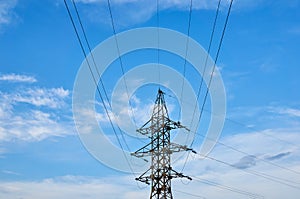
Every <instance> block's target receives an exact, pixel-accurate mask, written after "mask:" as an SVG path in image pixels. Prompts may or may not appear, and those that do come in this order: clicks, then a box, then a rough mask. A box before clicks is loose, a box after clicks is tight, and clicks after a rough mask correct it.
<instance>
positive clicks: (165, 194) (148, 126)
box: [131, 89, 192, 199]
mask: <svg viewBox="0 0 300 199" xmlns="http://www.w3.org/2000/svg"><path fill="white" fill-rule="evenodd" d="M177 128H185V129H186V130H188V129H187V128H186V127H184V126H182V125H181V124H180V122H174V121H172V120H170V119H169V115H168V110H167V106H166V103H165V99H164V93H163V92H162V91H161V90H160V89H159V90H158V94H157V97H156V101H155V105H154V108H153V112H152V117H151V118H150V120H149V121H148V122H146V123H145V124H144V125H143V126H142V127H141V128H140V129H138V130H137V132H139V133H141V134H142V135H146V136H148V137H149V138H150V139H151V142H150V143H149V144H147V145H145V146H144V147H142V148H141V149H139V150H137V151H136V152H134V153H132V154H131V155H133V156H136V157H138V158H142V157H145V156H150V157H151V166H150V168H149V169H148V170H147V171H146V172H144V173H143V174H142V175H141V176H140V177H138V178H136V180H138V181H141V182H144V183H146V184H148V185H150V182H151V194H150V199H154V198H155V199H172V198H173V196H172V191H171V180H172V179H173V178H187V179H189V180H192V179H191V178H190V177H188V176H185V175H183V174H182V173H178V172H176V171H175V170H173V168H172V166H171V154H172V153H174V152H179V151H188V150H191V149H189V148H187V147H186V146H182V145H179V144H175V143H171V141H170V131H171V130H172V129H177Z"/></svg>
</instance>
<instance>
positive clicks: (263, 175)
mask: <svg viewBox="0 0 300 199" xmlns="http://www.w3.org/2000/svg"><path fill="white" fill-rule="evenodd" d="M197 155H198V156H200V157H203V158H207V159H210V160H213V161H215V162H219V163H221V164H224V165H227V166H229V167H232V168H234V169H239V170H241V171H243V172H245V173H248V174H252V175H255V176H258V177H261V178H264V179H267V180H269V181H272V182H277V183H279V184H282V185H286V186H288V187H291V188H294V189H299V190H300V187H298V186H295V185H293V184H289V183H296V182H292V181H290V180H287V179H283V178H279V177H276V176H272V175H268V174H266V173H261V172H257V171H255V170H250V169H241V168H238V167H236V166H235V165H232V164H230V163H228V162H225V161H223V160H219V159H216V158H214V157H211V156H208V155H202V154H198V153H197Z"/></svg>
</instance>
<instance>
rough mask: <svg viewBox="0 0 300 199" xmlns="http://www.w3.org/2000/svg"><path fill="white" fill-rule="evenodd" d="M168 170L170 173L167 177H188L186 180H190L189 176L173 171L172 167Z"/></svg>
mask: <svg viewBox="0 0 300 199" xmlns="http://www.w3.org/2000/svg"><path fill="white" fill-rule="evenodd" d="M168 170H169V171H171V172H170V175H169V177H170V178H171V179H172V178H186V179H188V180H192V178H191V177H189V176H186V175H183V173H179V172H177V171H175V170H174V169H172V167H169V168H168Z"/></svg>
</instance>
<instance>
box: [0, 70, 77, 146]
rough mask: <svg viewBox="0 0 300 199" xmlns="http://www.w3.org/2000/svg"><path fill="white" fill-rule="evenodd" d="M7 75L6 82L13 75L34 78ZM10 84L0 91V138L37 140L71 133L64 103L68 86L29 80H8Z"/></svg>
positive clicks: (69, 120) (68, 109)
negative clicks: (40, 84) (33, 83)
mask: <svg viewBox="0 0 300 199" xmlns="http://www.w3.org/2000/svg"><path fill="white" fill-rule="evenodd" d="M6 77H7V76H6ZM3 79H5V78H3ZM6 79H9V83H12V82H13V81H12V80H15V79H18V80H20V81H22V82H24V81H25V82H28V81H33V80H34V81H36V79H32V78H31V77H27V76H21V75H15V74H14V75H12V76H10V77H9V78H6ZM9 87H10V89H9V91H0V141H6V142H9V141H12V140H16V139H18V140H23V141H39V140H43V139H45V138H47V137H50V136H64V135H69V134H72V133H74V129H73V123H72V120H71V119H70V116H69V115H70V113H71V111H70V109H71V108H70V106H68V103H67V101H69V100H70V98H69V94H70V92H69V90H66V89H64V88H62V87H59V88H40V87H37V86H35V87H31V84H22V85H19V84H10V85H9ZM58 113H59V114H58Z"/></svg>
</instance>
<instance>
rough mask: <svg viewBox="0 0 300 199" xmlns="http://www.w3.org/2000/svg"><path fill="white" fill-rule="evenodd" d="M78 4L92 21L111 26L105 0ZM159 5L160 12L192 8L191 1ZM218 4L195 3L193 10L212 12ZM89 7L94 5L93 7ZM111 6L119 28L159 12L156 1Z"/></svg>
mask: <svg viewBox="0 0 300 199" xmlns="http://www.w3.org/2000/svg"><path fill="white" fill-rule="evenodd" d="M77 2H78V3H81V4H83V5H85V6H86V9H88V10H89V12H87V11H86V12H85V13H86V15H87V16H89V17H90V19H91V20H95V16H97V17H96V18H97V19H99V20H100V22H102V23H105V24H110V23H108V22H109V20H110V19H109V15H108V12H107V2H106V1H105V0H77ZM159 3H160V5H159V9H160V11H163V10H167V9H175V10H182V11H186V10H188V9H189V6H190V1H178V0H164V1H159ZM228 3H229V2H228V1H222V5H221V8H223V7H225V6H226V5H228ZM217 4H218V0H204V1H194V3H193V8H194V9H195V10H201V9H205V10H207V9H208V10H210V9H216V7H217ZM89 5H93V7H91V6H89ZM111 6H112V11H113V16H114V19H115V23H117V26H118V27H125V26H130V25H133V24H139V23H142V22H145V21H147V20H149V19H150V18H151V17H152V16H154V15H155V13H156V11H157V7H156V1H153V0H112V1H111ZM91 13H92V15H91ZM104 13H106V14H104Z"/></svg>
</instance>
